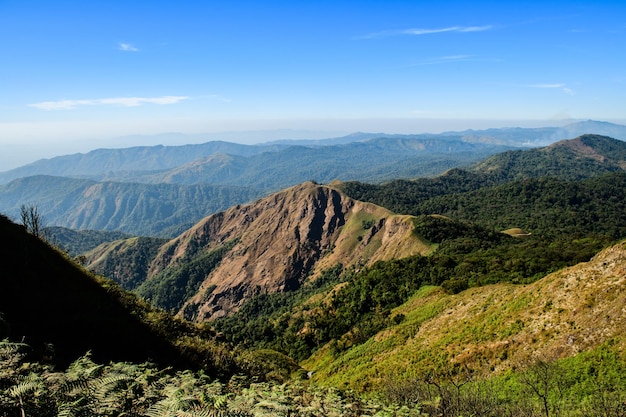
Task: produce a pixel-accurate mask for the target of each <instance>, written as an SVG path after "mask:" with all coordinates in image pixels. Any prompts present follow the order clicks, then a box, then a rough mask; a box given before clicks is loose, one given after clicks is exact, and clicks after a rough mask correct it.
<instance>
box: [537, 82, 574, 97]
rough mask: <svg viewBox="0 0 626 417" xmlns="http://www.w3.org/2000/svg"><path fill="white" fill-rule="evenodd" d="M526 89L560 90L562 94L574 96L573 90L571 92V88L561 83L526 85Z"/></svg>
mask: <svg viewBox="0 0 626 417" xmlns="http://www.w3.org/2000/svg"><path fill="white" fill-rule="evenodd" d="M527 87H530V88H548V89H559V90H561V91H562V92H563V93H565V94H567V95H570V96H573V95H575V94H576V92H574V90H572V89H571V88H569V87H568V86H567V85H566V84H563V83H555V84H530V85H527Z"/></svg>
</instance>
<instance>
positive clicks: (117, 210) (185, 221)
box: [0, 176, 261, 236]
mask: <svg viewBox="0 0 626 417" xmlns="http://www.w3.org/2000/svg"><path fill="white" fill-rule="evenodd" d="M0 195H2V199H1V200H0V211H1V212H4V213H6V214H8V215H11V216H14V217H15V218H17V216H18V215H19V208H20V206H21V205H22V204H34V205H36V206H37V207H38V209H39V212H40V213H41V214H42V216H43V218H44V220H45V223H46V224H48V225H55V226H63V227H68V228H72V229H96V230H109V231H112V230H116V231H122V232H126V233H129V234H135V235H148V236H151V235H152V236H154V235H162V234H166V235H167V234H168V229H170V230H175V231H176V230H178V229H179V228H180V226H181V225H187V226H190V225H192V224H194V223H195V222H197V221H198V220H199V219H201V218H203V217H204V216H206V215H207V214H210V213H213V212H216V211H219V210H224V209H226V208H228V207H230V206H232V205H233V204H238V203H243V202H246V201H250V200H252V199H254V198H256V197H259V196H260V195H261V193H260V192H258V191H255V190H252V189H246V188H239V187H220V186H211V185H189V186H185V185H177V184H133V183H115V182H96V181H92V180H80V179H72V178H64V177H49V176H35V177H27V178H21V179H18V180H15V181H12V182H11V183H9V184H5V185H0ZM169 233H172V232H171V231H170V232H169Z"/></svg>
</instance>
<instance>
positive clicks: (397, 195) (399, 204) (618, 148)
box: [337, 135, 626, 215]
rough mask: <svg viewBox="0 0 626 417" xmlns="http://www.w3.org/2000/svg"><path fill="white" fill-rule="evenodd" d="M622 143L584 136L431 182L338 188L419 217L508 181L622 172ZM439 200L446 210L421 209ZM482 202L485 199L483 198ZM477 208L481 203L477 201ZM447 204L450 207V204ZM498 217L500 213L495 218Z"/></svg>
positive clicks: (625, 155) (625, 149) (625, 146)
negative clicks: (454, 197) (458, 196)
mask: <svg viewBox="0 0 626 417" xmlns="http://www.w3.org/2000/svg"><path fill="white" fill-rule="evenodd" d="M625 166H626V142H624V141H620V140H617V139H612V138H608V137H603V136H597V135H584V136H581V137H578V138H576V139H570V140H564V141H560V142H557V143H555V144H552V145H550V146H547V147H543V148H535V149H527V150H515V151H506V152H502V153H499V154H495V155H492V156H490V157H487V158H486V159H484V160H483V161H481V162H478V163H476V164H475V165H473V166H471V167H467V168H460V169H459V168H456V169H451V170H449V171H447V172H446V173H444V174H443V175H440V176H437V177H434V178H419V179H416V180H394V181H390V182H388V183H385V184H381V185H377V184H366V183H362V182H355V181H351V182H345V183H343V184H339V185H337V186H338V187H339V188H341V189H342V190H343V191H344V192H346V193H347V194H348V195H349V196H351V197H352V198H355V199H357V200H362V201H369V202H372V203H374V204H378V205H381V206H384V207H387V208H389V209H390V210H392V211H394V212H396V213H405V214H413V215H417V214H422V213H424V212H428V211H429V210H433V209H434V210H442V211H440V212H441V213H443V212H446V211H447V210H448V209H450V210H454V207H455V206H456V205H458V204H459V203H458V202H451V201H446V200H450V196H451V194H460V193H470V192H480V191H479V190H480V189H484V188H487V187H495V186H498V185H501V184H505V183H507V182H512V181H523V180H530V179H539V178H543V179H544V181H545V180H546V179H547V178H553V179H560V180H564V181H576V180H581V179H585V178H594V177H598V176H601V175H606V174H611V173H615V174H618V173H620V172H624V171H625V169H624V167H625ZM435 197H440V199H441V204H442V205H446V204H447V205H448V208H439V209H436V208H433V207H427V206H423V207H422V205H423V204H425V202H426V201H427V200H430V199H433V198H435ZM482 198H483V199H484V198H488V196H485V195H483V196H482ZM476 203H477V204H480V200H478V201H477V202H476ZM450 204H452V205H450ZM500 214H502V213H500Z"/></svg>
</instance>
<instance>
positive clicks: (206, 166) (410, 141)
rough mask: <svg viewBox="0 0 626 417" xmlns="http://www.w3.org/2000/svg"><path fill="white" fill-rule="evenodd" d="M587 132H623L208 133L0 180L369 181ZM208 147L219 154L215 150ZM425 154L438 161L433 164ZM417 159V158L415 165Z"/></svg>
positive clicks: (615, 133) (272, 187)
mask: <svg viewBox="0 0 626 417" xmlns="http://www.w3.org/2000/svg"><path fill="white" fill-rule="evenodd" d="M587 133H589V134H598V135H605V136H610V137H613V138H616V139H621V140H626V127H625V126H621V125H615V124H611V123H606V122H595V121H587V122H578V123H573V124H571V125H568V126H565V127H560V128H556V127H547V128H503V129H488V130H476V131H474V130H467V131H464V132H446V133H442V134H421V135H389V134H383V133H357V134H353V135H349V136H346V137H342V138H334V139H326V140H313V141H278V142H274V143H269V144H259V145H241V144H235V143H229V142H220V141H214V142H207V143H204V144H198V145H181V146H161V145H159V146H140V147H132V148H122V149H97V150H94V151H91V152H88V153H86V154H73V155H66V156H58V157H55V158H51V159H43V160H39V161H36V162H33V163H31V164H28V165H24V166H22V167H19V168H15V169H13V170H10V171H6V172H4V173H0V183H6V182H9V181H11V180H13V179H17V178H22V177H27V176H33V175H54V176H67V177H82V178H90V179H94V180H116V181H125V182H149V183H156V182H164V181H165V182H173V183H185V184H189V183H211V184H219V185H237V186H249V187H256V188H263V189H265V190H266V191H267V190H269V191H276V190H278V189H280V188H283V187H287V186H291V185H294V184H297V183H299V182H302V181H306V180H310V179H313V180H316V181H321V182H326V181H330V180H333V179H341V180H363V181H374V182H376V181H383V180H389V179H392V178H400V177H402V178H414V177H417V176H426V175H436V174H438V173H440V172H443V171H444V170H445V169H448V168H452V167H454V166H458V165H460V164H467V163H469V162H474V161H476V160H478V159H482V158H484V157H485V156H486V155H487V154H489V153H496V152H500V151H502V150H504V149H505V147H508V148H511V147H518V148H519V147H533V146H545V145H547V144H550V143H553V142H556V141H558V140H563V139H571V138H573V137H577V136H580V135H583V134H587ZM216 154H221V155H222V156H221V157H219V158H215V157H214V156H215V155H216ZM272 154H273V155H272ZM225 155H228V157H226V156H225ZM212 156H213V157H212ZM412 158H415V159H412ZM363 159H366V161H367V163H366V162H364V161H363ZM428 159H431V160H433V159H434V160H439V161H441V163H440V164H438V165H439V166H437V167H433V164H432V162H431V163H429V162H428ZM420 160H421V161H422V162H424V163H425V164H424V166H420V163H419V161H420ZM400 161H402V162H403V165H408V167H406V168H404V169H395V170H392V171H391V172H389V170H388V168H389V167H390V166H392V165H393V164H394V163H396V164H397V163H398V162H400ZM268 165H269V166H268ZM385 165H387V166H385ZM433 168H434V169H433ZM172 170H173V172H172ZM294 170H295V171H294ZM269 172H271V173H277V177H279V178H284V177H285V175H286V176H287V179H284V180H282V181H281V180H279V179H277V178H272V175H271V174H270V178H266V179H264V180H260V179H259V178H260V177H266V176H267V175H268V173H269ZM306 175H309V177H308V178H306V177H305V176H306ZM394 175H395V177H394ZM311 176H321V177H319V178H318V177H311ZM179 181H180V182H179ZM250 181H252V182H250Z"/></svg>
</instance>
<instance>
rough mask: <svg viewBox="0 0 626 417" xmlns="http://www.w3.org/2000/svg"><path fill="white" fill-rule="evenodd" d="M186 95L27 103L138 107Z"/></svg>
mask: <svg viewBox="0 0 626 417" xmlns="http://www.w3.org/2000/svg"><path fill="white" fill-rule="evenodd" d="M187 99H189V97H186V96H163V97H113V98H100V99H94V100H58V101H42V102H39V103H32V104H29V106H30V107H34V108H36V109H39V110H71V109H75V108H77V107H83V106H98V105H109V106H121V107H138V106H141V105H144V104H176V103H178V102H180V101H183V100H187Z"/></svg>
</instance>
